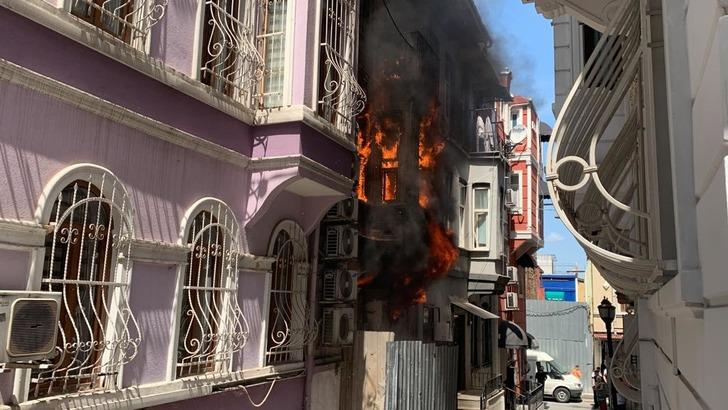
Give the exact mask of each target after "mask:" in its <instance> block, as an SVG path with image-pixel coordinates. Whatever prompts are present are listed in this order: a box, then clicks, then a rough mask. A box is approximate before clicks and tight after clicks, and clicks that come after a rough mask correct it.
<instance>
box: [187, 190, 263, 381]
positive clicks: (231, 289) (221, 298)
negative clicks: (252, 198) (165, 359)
mask: <svg viewBox="0 0 728 410" xmlns="http://www.w3.org/2000/svg"><path fill="white" fill-rule="evenodd" d="M238 235H239V227H238V223H237V221H236V219H235V216H234V215H233V213H232V211H230V209H229V208H228V207H227V206H225V205H224V204H222V203H219V202H211V203H210V205H209V208H208V209H206V210H204V211H201V212H199V213H198V214H197V215H196V217H195V218H194V220H193V221H192V223H191V225H190V226H189V229H188V233H187V246H188V247H189V252H188V260H187V265H186V266H185V271H184V282H183V285H182V299H181V308H180V326H179V340H178V342H177V343H178V344H177V371H176V373H177V377H185V376H190V375H195V374H201V373H208V372H213V371H229V370H230V366H231V363H232V357H233V354H234V353H235V352H238V351H240V349H242V348H243V346H244V345H245V342H246V340H247V336H248V329H249V328H248V323H247V321H246V320H245V316H243V313H242V310H241V309H240V306H239V305H238V298H237V292H238V268H237V264H238V253H239V246H238Z"/></svg>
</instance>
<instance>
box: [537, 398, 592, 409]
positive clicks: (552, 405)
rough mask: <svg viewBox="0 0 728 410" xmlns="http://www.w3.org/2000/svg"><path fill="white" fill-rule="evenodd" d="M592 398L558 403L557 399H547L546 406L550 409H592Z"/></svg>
mask: <svg viewBox="0 0 728 410" xmlns="http://www.w3.org/2000/svg"><path fill="white" fill-rule="evenodd" d="M591 404H592V402H591V400H584V401H582V402H581V403H576V402H572V403H563V404H562V403H557V402H555V401H551V400H546V406H548V407H547V409H548V410H567V409H568V410H572V409H591V408H592V406H591Z"/></svg>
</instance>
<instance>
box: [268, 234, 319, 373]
mask: <svg viewBox="0 0 728 410" xmlns="http://www.w3.org/2000/svg"><path fill="white" fill-rule="evenodd" d="M281 234H286V235H287V236H288V239H287V240H286V241H285V242H284V243H283V244H282V247H283V250H280V249H279V250H277V249H276V242H277V239H278V237H279V235H281ZM277 251H278V254H276V252H277ZM268 256H270V257H273V258H275V260H276V261H275V262H274V264H273V269H272V271H271V272H270V274H269V278H270V279H268V280H267V282H268V284H269V286H268V288H267V289H266V294H267V302H266V309H265V313H264V315H265V320H266V325H265V327H266V332H265V336H264V343H265V358H264V365H278V364H285V363H299V362H302V361H303V360H304V352H305V350H306V345H307V344H308V342H309V341H311V340H313V339H314V338H315V337H316V336H317V334H318V324H317V323H316V321H313V323H314V325H313V326H311V325H310V322H311V321H310V320H309V319H310V317H311V314H312V309H313V307H312V306H309V305H308V280H309V276H310V275H311V266H310V264H309V263H308V241H307V239H306V235H305V233H304V231H303V229H302V228H301V226H300V225H299V224H298V223H296V222H295V221H292V220H283V221H281V222H279V223H278V225H276V227H275V228H274V229H273V232H272V235H271V238H270V242H269V245H268ZM279 264H283V265H281V266H288V267H290V271H288V272H283V273H281V275H289V276H284V278H283V279H282V278H280V277H279V278H277V277H276V272H275V270H276V269H278V266H279ZM288 278H290V280H291V281H290V287H282V286H281V282H282V281H284V280H286V279H288ZM285 295H289V296H285ZM287 298H290V299H287ZM271 342H272V343H271Z"/></svg>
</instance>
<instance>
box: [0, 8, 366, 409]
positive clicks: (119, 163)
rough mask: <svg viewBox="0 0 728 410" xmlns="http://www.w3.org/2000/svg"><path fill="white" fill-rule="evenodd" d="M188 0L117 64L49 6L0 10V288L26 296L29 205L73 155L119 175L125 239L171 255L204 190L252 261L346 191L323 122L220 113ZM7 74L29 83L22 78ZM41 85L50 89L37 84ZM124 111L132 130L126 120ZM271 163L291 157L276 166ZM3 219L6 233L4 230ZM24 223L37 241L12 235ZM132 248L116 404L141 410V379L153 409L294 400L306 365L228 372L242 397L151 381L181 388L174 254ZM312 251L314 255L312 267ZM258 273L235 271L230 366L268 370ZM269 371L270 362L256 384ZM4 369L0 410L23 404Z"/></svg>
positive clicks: (35, 205) (297, 15)
mask: <svg viewBox="0 0 728 410" xmlns="http://www.w3.org/2000/svg"><path fill="white" fill-rule="evenodd" d="M200 1H203V0H176V1H170V2H169V7H168V9H167V11H166V13H165V17H164V18H163V19H162V20H161V21H160V23H159V24H158V25H156V26H155V27H154V28H153V30H152V31H151V34H150V40H149V47H148V51H149V54H148V55H144V58H140V57H139V56H138V54H139V53H138V52H137V51H134V50H131V49H129V50H126V49H125V48H124V47H128V46H126V45H124V44H121V42H117V43H115V44H114V45H113V47H112V48H116V49H119V50H121V52H119V53H118V55H117V56H116V57H115V58H111V57H109V56H107V55H104V54H102V53H101V52H100V51H99V50H100V49H103V50H106V51H108V50H109V49H110V48H109V40H108V38H106V39H104V37H109V36H106V35H105V34H103V33H100V31H99V30H97V29H95V28H93V27H92V26H91V25H89V24H88V23H86V22H84V21H81V20H79V19H77V18H75V17H73V16H72V15H71V14H70V13H68V12H67V11H65V10H64V9H63V8H58V9H56V8H55V7H54V5H53V4H50V3H48V2H43V1H41V0H29V2H28V4H30V6H28V7H25V8H24V7H20V8H19V9H18V10H15V9H14V7H12V6H8V7H7V8H6V7H5V6H2V5H0V38H2V41H0V164H1V166H0V222H2V223H0V236H3V240H2V241H0V264H2V265H3V267H4V269H5V270H4V272H3V274H2V275H0V290H17V289H30V290H37V289H36V287H37V286H36V285H34V284H33V281H32V280H31V278H32V277H33V274H32V272H33V269H36V271H37V270H38V269H39V267H37V266H36V267H35V268H34V267H33V258H34V257H35V256H34V255H36V252H37V251H38V249H42V248H43V237H42V231H41V229H40V228H43V229H48V225H47V224H48V222H49V221H43V220H39V219H38V216H37V212H38V209H39V207H40V206H42V205H44V204H45V206H47V201H49V200H51V199H48V198H44V197H43V193H44V191H45V190H47V189H48V188H49V186H50V184H51V181H53V179H54V178H57V177H58V176H59V173H60V172H63V170H64V169H67V168H68V167H70V166H73V165H75V164H81V163H88V164H93V165H95V166H99V167H103V168H105V169H108V170H109V171H110V172H111V173H113V175H114V176H115V177H117V178H118V180H119V181H120V182H121V183H123V186H124V188H125V189H126V191H127V192H128V194H129V199H130V203H131V206H132V207H133V221H134V237H133V238H132V239H133V241H136V242H134V243H135V244H136V243H139V244H150V243H151V244H154V245H155V246H159V247H160V248H164V249H172V250H171V251H168V252H177V253H178V254H181V255H182V256H183V257H184V252H186V248H183V246H184V245H185V244H186V243H187V242H186V241H187V239H186V238H185V237H183V236H181V234H180V231H181V229H182V222H183V219H184V217H185V215H186V213H187V212H188V211H189V209H190V207H191V206H193V204H195V203H196V202H197V201H199V200H200V199H202V198H207V197H210V198H215V199H217V200H219V201H222V202H223V203H224V204H226V205H227V206H229V208H230V210H231V212H232V214H233V215H234V216H235V218H236V220H237V221H238V222H239V223H240V228H241V229H240V238H239V240H240V243H241V249H240V251H241V253H243V254H248V255H251V259H254V260H263V259H262V258H257V259H256V258H255V257H264V256H269V255H267V254H268V249H269V247H270V241H271V236H272V234H273V229H274V228H275V226H276V225H277V224H278V223H279V222H280V221H282V220H292V221H294V222H296V223H297V224H298V225H300V227H301V228H302V230H303V231H304V232H305V233H306V235H308V236H312V232H313V231H314V230H315V228H316V226H317V224H318V223H319V221H320V220H321V218H322V217H323V214H324V213H325V212H326V211H327V210H328V209H329V208H330V207H331V205H332V204H334V203H335V202H336V201H338V200H341V199H343V198H345V197H347V196H349V195H350V190H351V187H350V186H347V184H348V183H349V182H350V179H351V177H352V175H353V172H352V169H353V168H352V167H353V158H354V155H353V153H352V151H351V149H350V148H348V146H349V145H351V144H347V143H346V141H344V142H342V141H339V142H337V140H336V139H337V138H340V136H336V135H333V134H332V135H328V134H327V133H324V132H320V131H318V129H325V128H326V127H325V126H324V127H317V128H315V127H312V126H311V125H309V124H305V123H303V122H297V121H294V122H290V121H289V122H285V123H278V124H268V125H264V126H263V125H256V124H255V123H254V122H252V121H250V120H249V119H246V118H242V116H241V117H240V118H238V117H237V116H235V115H233V114H231V113H230V110H227V111H224V110H222V109H219V107H221V106H222V105H225V106H236V104H237V103H236V102H235V101H233V100H232V99H231V98H229V97H226V96H224V95H222V94H220V93H217V92H215V91H213V90H212V89H210V88H209V87H207V86H205V85H203V84H201V83H198V82H197V81H196V78H197V77H198V73H197V71H198V70H199V62H198V61H194V60H195V58H199V56H198V53H197V52H196V51H195V50H196V48H197V47H198V44H196V42H200V41H201V40H200V35H201V34H200V33H198V32H197V31H199V30H200V22H198V19H199V14H198V11H199V9H198V8H199V7H201V6H200ZM203 3H204V1H203ZM292 3H295V7H290V12H291V13H294V16H293V17H292V18H293V24H291V26H292V27H295V28H294V29H293V32H292V33H289V35H293V36H294V38H293V41H292V43H291V44H292V47H293V50H292V53H291V55H292V61H291V62H290V64H291V66H290V67H288V68H287V69H288V70H292V74H291V75H290V78H291V84H290V87H287V88H286V90H288V91H287V92H288V93H290V95H288V96H286V98H284V101H291V102H292V105H305V104H309V105H308V107H307V109H308V110H314V111H315V106H311V101H312V100H313V98H311V97H312V96H313V95H314V94H315V93H314V90H315V89H317V87H316V86H315V85H314V84H313V73H314V72H315V70H316V67H315V66H314V65H312V61H313V56H314V55H315V54H316V53H315V47H317V46H318V43H317V35H316V33H315V27H317V24H316V19H317V18H319V16H320V13H319V11H318V10H316V9H315V8H316V7H317V6H316V2H314V1H296V2H292ZM28 10H31V11H28ZM37 20H44V21H45V23H44V24H40V23H39V22H38V21H37ZM49 21H50V22H51V23H48V22H49ZM54 24H55V25H54ZM64 27H70V28H68V29H67V30H66V29H65V28H64ZM64 30H66V31H64ZM79 32H80V33H81V34H78V33H79ZM84 42H85V43H86V44H84ZM88 44H92V45H93V46H89V45H88ZM95 47H98V49H95ZM117 59H118V60H124V59H129V61H134V64H123V63H121V62H119V61H117ZM127 62H128V61H127ZM145 64H146V65H148V66H149V67H152V69H150V70H149V71H147V72H149V73H151V72H156V73H159V77H155V76H153V75H148V74H144V73H142V72H141V71H139V70H137V69H134V68H131V65H134V66H136V67H139V66H140V65H142V66H143V65H145ZM11 70H12V72H11ZM14 73H15V74H14ZM17 73H21V74H17ZM19 75H20V76H27V77H28V78H31V80H28V81H20V80H18V78H19V77H18V76H19ZM38 75H40V77H39V76H38ZM170 76H171V77H174V78H173V79H172V80H170V78H168V77H170ZM24 78H25V77H24ZM33 79H35V80H33ZM41 79H42V81H47V82H49V84H53V86H52V87H51V86H38V85H37V84H38V81H40V80H41ZM173 84H183V85H184V86H185V87H187V89H181V88H175V86H173ZM190 89H191V90H193V91H194V90H197V91H199V90H200V89H202V90H205V93H207V95H206V96H204V95H203V96H202V97H201V96H200V95H199V94H195V92H197V91H195V92H192V91H189V90H190ZM59 90H60V91H59ZM191 95H195V97H193V96H191ZM86 98H92V99H93V98H97V99H98V100H95V99H94V101H97V102H98V104H95V106H93V107H87V106H83V105H82V104H80V103H79V104H76V101H80V100H81V99H86ZM238 108H239V109H240V112H245V110H246V108H244V107H238ZM279 109H286V107H281V108H279ZM248 111H250V110H248ZM122 112H123V113H124V114H123V115H122ZM250 113H251V115H250V118H254V115H253V114H254V113H253V112H252V111H251V112H250ZM129 115H131V116H134V118H138V122H139V124H144V125H143V126H142V125H138V124H137V123H134V124H132V123H130V122H125V121H124V120H123V119H124V118H127V117H128V116H129ZM125 116H127V117H125ZM150 119H151V120H153V121H150ZM320 121H323V120H320ZM145 127H147V128H145ZM276 157H289V158H284V159H281V160H280V161H278V162H276ZM266 159H271V160H266ZM286 159H298V160H299V161H298V162H296V161H286ZM332 181H333V182H332ZM53 195H58V193H57V192H56V193H54V194H53ZM44 201H45V202H44ZM5 222H7V224H8V226H11V228H5V225H3V224H4V223H5ZM21 226H29V227H31V228H33V229H36V231H41V234H37V233H36V234H33V233H32V232H31V231H29V232H31V233H25V231H23V229H24V228H21ZM7 229H16V230H19V231H23V232H24V233H22V235H25V236H24V238H25V237H28V238H30V237H31V236H32V235H36V236H34V237H33V238H35V239H33V240H35V244H34V245H32V244H27V243H20V242H19V243H17V244H14V243H13V241H14V240H15V239H13V238H14V237H13V236H7V237H8V238H10V239H8V240H5V237H6V236H4V235H10V234H8V233H7V232H11V231H10V230H7ZM12 232H15V231H12ZM13 235H14V234H13ZM18 235H21V234H18ZM38 235H41V236H38ZM38 238H40V239H38ZM134 246H142V245H134ZM133 249H136V248H135V247H133ZM136 257H137V256H136V255H135V254H134V253H132V254H131V260H132V269H131V282H130V285H129V295H128V298H129V307H130V309H131V310H132V311H133V312H134V316H135V318H136V321H137V322H138V325H139V329H140V335H141V337H142V341H141V344H140V345H139V349H138V351H137V352H136V356H135V357H134V359H133V360H132V361H130V362H129V363H127V364H126V365H124V367H123V371H122V372H121V375H122V376H121V377H120V378H119V379H120V382H121V386H120V387H121V388H122V390H121V393H118V394H120V395H125V394H128V395H130V397H131V396H135V395H138V396H139V397H136V396H135V397H134V400H141V401H139V402H135V403H137V404H133V405H132V404H129V405H128V406H129V407H139V406H142V407H147V404H145V403H147V401H145V400H146V399H145V396H144V394H147V393H137V390H136V389H137V388H140V387H141V388H142V389H141V390H139V391H147V392H152V393H153V394H152V393H148V394H150V396H151V395H154V397H155V398H154V400H157V401H152V402H150V403H153V404H154V405H158V407H151V408H159V409H188V408H189V409H195V408H197V409H202V408H215V409H233V408H235V409H247V408H253V405H252V404H251V402H252V403H259V402H261V401H262V400H263V398H264V397H266V395H267V394H268V392H269V390H270V395H269V397H268V399H267V401H266V402H265V404H264V405H263V407H260V408H265V409H300V408H302V407H303V404H302V403H303V400H304V396H305V394H304V386H305V380H306V377H308V375H307V374H303V373H302V372H301V370H302V369H301V368H302V367H303V363H300V367H301V368H299V369H298V370H297V372H296V373H289V374H284V375H283V379H282V380H280V381H278V382H276V383H275V385H271V383H270V382H269V381H265V380H269V379H266V378H264V377H260V376H258V378H257V379H251V381H250V382H248V381H246V380H243V379H240V380H239V381H240V384H241V385H245V384H249V385H248V386H247V387H246V389H247V393H246V392H245V391H244V389H242V388H239V387H238V388H236V389H233V390H231V391H225V392H221V393H213V392H212V391H211V390H210V391H207V390H205V391H207V393H199V392H200V391H203V390H201V389H200V388H198V387H188V389H189V392H188V393H190V392H192V393H191V394H193V395H197V396H199V397H195V398H193V399H178V398H177V397H184V396H185V394H182V393H179V394H177V393H175V392H172V393H169V392H168V391H166V390H164V389H165V387H164V385H165V383H167V384H169V386H172V387H169V389H173V388H174V389H179V385H174V384H173V383H174V382H175V375H174V362H172V363H170V361H174V360H175V359H176V357H174V356H175V355H174V354H172V352H173V350H174V348H173V346H175V343H176V340H175V334H176V333H175V332H174V331H173V330H174V329H173V328H174V327H175V323H178V319H179V318H177V317H175V316H176V314H177V313H176V310H175V306H176V304H177V303H178V302H179V301H178V300H177V299H178V298H179V294H181V291H180V289H178V286H179V283H181V281H180V280H179V275H180V272H181V271H182V270H180V266H183V265H184V262H181V261H180V260H175V259H174V257H172V258H170V257H168V256H164V255H161V254H160V255H159V257H158V258H156V256H155V255H151V256H150V255H146V256H145V257H144V258H143V259H139V260H137V259H135V258H136ZM315 258H316V253H315V252H311V254H310V255H309V262H311V263H312V262H315ZM182 260H184V258H182ZM264 266H267V267H265V268H262V269H246V268H240V271H239V272H238V275H239V279H238V289H237V294H236V296H237V299H238V303H239V305H240V308H241V309H242V313H243V315H244V316H245V320H246V322H247V331H248V335H247V340H246V344H245V347H244V348H243V349H242V350H240V351H238V352H236V353H235V355H234V357H233V358H232V365H231V370H232V372H230V373H231V374H232V373H237V374H242V373H241V371H242V370H247V371H252V372H255V371H261V372H262V371H263V370H265V364H266V360H265V347H266V346H265V344H266V343H265V342H266V340H267V334H268V333H267V332H268V331H269V329H268V328H267V321H268V315H269V312H268V311H267V310H266V309H268V305H269V295H268V292H269V289H268V286H269V280H268V279H269V277H270V262H268V265H264ZM277 371H278V370H276V369H273V370H272V373H270V374H269V377H270V376H275V375H276V372H277ZM13 375H14V373H13V372H10V373H5V374H1V375H0V396H1V398H2V401H3V402H4V403H6V404H7V403H10V402H11V401H13V400H17V401H21V402H22V401H24V400H27V398H26V397H22V396H21V397H14V396H13V383H14V379H13V377H14V376H13ZM291 375H292V376H291ZM337 377H338V376H337ZM16 379H17V378H16ZM27 380H29V378H27V379H26V382H25V383H27V382H28V381H27ZM16 383H18V382H17V381H16ZM203 384H204V382H203ZM145 386H162V387H158V389H160V390H159V391H160V392H161V391H162V390H164V395H166V396H164V397H165V398H164V399H160V398H159V397H161V396H163V394H162V393H159V392H157V391H156V390H154V389H155V388H157V387H149V388H148V389H151V390H144V388H147V387H145ZM182 386H185V384H184V383H183V384H182ZM26 387H27V386H19V385H15V390H16V391H21V392H22V391H23V390H24V389H25V388H26ZM207 387H209V386H207ZM124 389H127V390H124ZM21 394H22V393H21ZM103 394H104V393H103V392H100V393H98V395H97V396H94V397H96V400H99V401H98V402H97V403H96V404H98V403H101V402H102V401H103V400H105V398H104V397H105V396H103ZM188 396H189V394H188ZM94 397H92V398H91V399H89V400H90V402H92V403H93V402H94V400H95V399H94ZM248 397H249V398H248ZM61 398H62V397H61ZM249 399H250V400H249ZM59 400H60V399H59ZM129 400H131V399H129ZM160 400H161V402H160ZM129 403H131V401H129ZM139 403H141V404H139ZM150 406H151V405H150ZM121 407H126V405H123V406H121Z"/></svg>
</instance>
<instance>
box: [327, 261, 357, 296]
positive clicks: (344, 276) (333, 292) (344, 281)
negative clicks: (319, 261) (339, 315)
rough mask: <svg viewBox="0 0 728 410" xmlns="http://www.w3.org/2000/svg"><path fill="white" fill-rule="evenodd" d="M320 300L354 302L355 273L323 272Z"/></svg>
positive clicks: (341, 270)
mask: <svg viewBox="0 0 728 410" xmlns="http://www.w3.org/2000/svg"><path fill="white" fill-rule="evenodd" d="M322 292H323V294H322V299H323V300H324V301H327V302H351V301H354V300H356V272H353V271H348V270H343V269H335V270H330V271H327V272H324V283H323V291H322Z"/></svg>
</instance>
